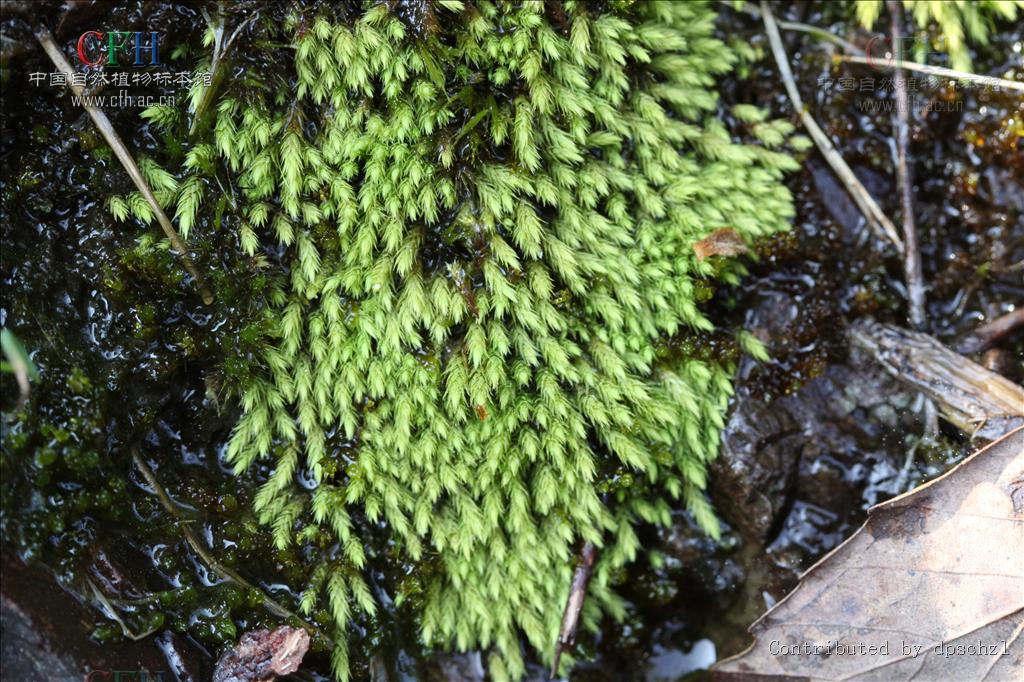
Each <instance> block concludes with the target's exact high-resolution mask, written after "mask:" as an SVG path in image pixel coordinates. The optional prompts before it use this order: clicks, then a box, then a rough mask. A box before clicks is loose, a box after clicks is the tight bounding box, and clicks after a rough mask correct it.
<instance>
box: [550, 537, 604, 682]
mask: <svg viewBox="0 0 1024 682" xmlns="http://www.w3.org/2000/svg"><path fill="white" fill-rule="evenodd" d="M596 561H597V548H596V547H594V543H592V542H586V543H584V544H583V548H582V549H581V550H580V558H579V563H578V564H577V565H576V570H575V571H574V572H573V574H572V585H571V586H570V588H569V598H568V599H567V600H566V603H565V612H564V613H563V614H562V627H561V628H559V629H558V644H557V645H556V646H555V658H554V660H553V661H552V662H551V677H550V678H549V679H552V680H553V679H555V676H556V675H557V674H558V663H559V661H561V660H562V652H563V651H565V648H566V647H568V646H572V644H573V642H575V641H576V628H577V627H578V626H579V624H580V612H581V611H583V600H584V599H585V598H586V596H587V583H588V582H590V574H591V573H592V572H593V570H594V563H595V562H596Z"/></svg>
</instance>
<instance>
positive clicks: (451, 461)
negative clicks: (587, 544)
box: [116, 0, 795, 679]
mask: <svg viewBox="0 0 1024 682" xmlns="http://www.w3.org/2000/svg"><path fill="white" fill-rule="evenodd" d="M714 20H715V11H714V9H713V7H712V6H710V5H709V4H708V3H703V2H685V3H683V2H629V1H624V0H620V1H612V2H603V3H590V2H586V3H584V2H574V1H572V0H566V1H565V2H562V3H560V2H552V3H542V2H515V3H506V2H489V1H487V0H473V1H472V2H470V1H466V2H463V1H462V0H438V1H436V2H430V1H429V0H419V1H415V0H399V1H398V2H382V3H375V2H368V3H365V4H364V6H363V7H362V8H361V9H358V10H356V9H353V7H352V6H351V5H343V6H339V7H327V6H318V5H314V6H312V7H304V8H303V7H299V6H297V7H295V8H294V9H293V10H292V11H291V13H290V14H289V15H288V18H287V20H286V21H283V22H281V23H280V24H278V25H276V26H271V25H268V24H267V23H266V22H265V23H264V25H262V26H261V27H260V29H259V30H260V31H265V32H275V31H276V32H277V36H276V39H277V40H278V41H281V40H283V41H285V42H287V43H289V44H290V45H291V47H292V48H293V49H294V52H293V55H292V56H293V63H292V64H290V65H288V68H287V69H286V71H287V73H285V74H283V75H282V74H259V73H249V74H246V75H244V76H243V77H242V78H239V79H236V80H234V81H230V82H226V83H225V84H224V85H223V87H222V89H221V91H220V92H219V93H218V95H217V96H216V101H215V103H214V104H213V105H212V106H211V110H212V112H211V116H212V118H213V121H212V122H211V126H210V127H209V128H208V130H207V132H206V133H205V134H201V135H200V136H199V138H198V139H196V140H195V142H194V143H193V144H192V145H191V147H190V148H189V149H188V152H187V154H186V164H185V165H186V177H184V178H183V179H182V180H180V182H179V181H177V180H176V179H174V178H169V177H163V176H160V175H159V173H156V170H154V169H153V168H152V167H148V168H149V171H148V172H150V173H156V174H157V175H158V176H159V177H158V180H160V183H161V186H162V187H163V188H164V189H165V190H166V192H167V193H166V195H165V198H166V199H167V200H168V201H174V200H176V201H177V219H178V221H179V222H183V223H186V224H187V225H188V226H189V227H191V228H192V230H193V231H195V230H201V229H204V228H203V225H202V221H201V220H199V218H198V217H197V216H198V215H199V211H200V209H201V207H203V206H208V205H211V204H212V203H213V202H212V196H213V193H214V192H215V191H220V187H219V186H218V182H222V178H224V177H228V178H229V180H228V182H229V184H230V186H229V187H226V188H225V189H224V191H225V192H226V193H228V194H230V195H232V199H231V201H232V202H234V201H237V207H236V209H235V211H236V215H235V218H234V219H233V220H229V219H228V218H227V217H225V219H224V221H223V225H225V226H228V225H236V226H237V227H236V229H237V234H238V243H239V246H240V248H241V249H242V250H243V251H245V252H246V253H249V254H251V255H253V256H254V257H255V258H258V259H261V262H263V264H264V265H265V266H266V269H267V270H274V269H275V268H277V269H278V270H280V272H282V273H286V275H284V276H281V277H278V278H276V279H275V278H273V277H270V278H268V282H269V284H268V287H269V289H268V300H269V301H271V308H272V310H271V312H268V314H267V320H266V323H265V326H266V328H267V329H269V330H270V331H268V332H267V333H266V335H265V337H264V338H263V341H262V345H261V351H260V353H259V356H258V357H257V358H256V359H255V360H254V362H255V363H256V364H257V366H256V367H254V368H253V369H252V370H251V372H249V373H248V375H247V376H244V377H243V378H240V379H239V380H238V381H237V383H238V386H237V387H236V389H237V392H238V396H239V402H240V404H241V408H242V416H241V417H240V419H239V421H238V423H237V425H236V427H235V429H234V432H233V435H232V437H231V441H230V444H229V446H228V449H227V458H228V460H229V461H230V462H231V463H232V464H233V466H234V467H235V470H236V471H243V470H246V469H247V468H249V467H253V466H255V465H257V463H260V462H262V463H264V464H268V465H269V466H270V467H271V469H272V474H271V475H270V476H269V478H268V481H267V483H266V484H265V485H264V487H263V488H262V489H261V490H260V492H259V495H258V496H257V499H256V503H255V504H256V511H257V512H258V513H259V515H260V517H261V519H262V521H263V522H265V523H267V524H269V525H271V526H272V528H273V530H274V536H275V539H276V542H277V543H278V544H279V545H287V544H289V543H292V542H295V541H297V540H298V541H302V542H309V541H312V542H310V545H309V546H310V547H311V548H315V549H313V550H311V551H310V552H309V553H307V560H308V562H309V567H310V576H309V581H308V584H307V585H305V586H304V587H305V592H304V594H303V597H302V600H301V606H302V608H303V609H305V610H306V611H311V610H313V609H315V608H317V607H318V605H319V604H321V603H323V604H327V606H328V608H329V610H330V612H331V614H332V616H333V619H334V621H335V622H336V624H337V637H336V639H337V641H338V642H339V644H338V646H337V647H336V649H335V651H334V666H335V671H336V673H337V675H338V676H339V678H341V679H344V678H346V677H347V675H348V673H347V671H348V652H347V648H346V645H345V632H346V629H347V628H348V627H349V623H350V621H351V620H352V619H353V618H354V617H355V614H356V613H357V612H360V611H361V612H363V613H365V614H373V613H374V611H375V610H376V609H377V608H378V603H379V601H380V599H381V598H382V596H381V593H380V592H379V591H378V592H376V593H375V592H374V591H372V590H371V588H370V582H371V581H370V579H369V577H368V576H369V575H370V573H371V569H372V566H371V565H370V563H369V562H368V560H367V555H366V551H364V543H363V540H362V537H363V536H362V533H363V532H364V531H365V529H367V528H370V527H373V528H375V529H376V531H377V532H380V531H382V530H383V532H385V533H386V534H387V535H388V537H389V538H390V542H391V544H392V547H393V549H394V550H395V551H396V552H398V553H399V554H400V556H401V557H403V560H405V561H406V562H408V565H409V567H410V575H409V577H408V580H405V581H403V582H402V584H401V585H394V584H388V585H380V581H379V580H378V579H374V581H373V582H374V584H375V585H376V586H378V587H381V588H382V589H384V591H385V592H389V593H390V597H391V598H394V599H395V600H396V601H401V600H403V599H408V600H410V602H411V603H413V604H414V606H415V608H416V612H417V613H418V614H419V622H420V624H421V636H422V639H423V642H424V643H425V644H428V645H438V646H443V647H455V648H459V649H467V648H470V647H482V648H485V649H488V650H489V651H490V652H491V655H490V658H489V666H490V672H491V674H492V675H493V676H494V677H495V678H496V679H506V678H517V677H519V676H521V675H522V673H523V671H524V659H523V651H522V648H521V635H524V636H525V639H526V641H528V642H529V644H530V645H532V647H534V648H535V649H536V650H537V651H539V652H540V653H541V655H542V656H547V655H549V653H550V651H551V649H552V646H553V642H554V639H555V636H556V634H557V631H558V624H559V620H560V618H561V611H562V604H563V603H564V599H565V595H566V591H567V589H568V584H569V575H570V573H571V571H572V558H573V555H574V548H575V547H576V546H577V545H578V543H579V542H581V541H584V540H589V541H591V542H594V543H595V544H597V545H599V546H601V547H602V552H601V560H600V563H599V565H598V567H597V569H596V571H595V574H594V578H593V580H592V581H591V586H590V597H589V598H588V601H587V605H586V609H585V612H584V622H585V623H590V624H593V623H594V622H595V620H596V618H597V617H598V615H599V614H600V613H601V612H602V611H604V612H611V613H613V614H614V613H618V612H621V604H620V603H619V602H618V601H617V599H616V596H615V594H614V591H613V585H612V582H613V573H614V572H615V571H616V570H617V569H618V568H620V567H621V566H622V565H623V564H624V563H625V562H627V561H629V560H631V559H632V558H633V557H634V556H635V554H636V552H637V550H638V540H637V537H636V535H635V533H634V529H633V526H634V524H635V523H636V522H638V521H641V520H642V521H647V522H659V521H664V520H666V519H667V517H668V510H669V502H668V501H669V500H671V499H672V498H681V499H682V500H683V501H684V502H685V504H686V506H687V507H688V508H689V509H690V510H691V511H692V513H693V514H694V515H695V517H696V519H697V520H698V521H699V522H700V523H701V525H702V526H703V527H704V528H705V529H707V530H709V531H710V532H715V529H716V522H715V518H714V515H713V513H712V512H711V510H710V507H709V505H708V503H707V501H706V499H705V497H704V494H703V489H704V486H705V475H706V474H705V465H706V463H707V461H708V460H709V459H710V458H712V457H714V455H715V453H716V451H717V447H718V433H719V430H720V429H721V427H722V423H723V412H724V408H725V404H726V400H727V398H728V395H729V392H730V390H731V371H732V361H731V360H730V359H728V358H714V357H704V356H701V357H698V356H697V354H694V353H689V352H686V350H685V349H686V348H691V349H692V348H693V346H694V345H698V346H699V341H694V340H693V339H691V337H693V335H695V334H698V333H707V332H711V331H713V325H712V323H711V321H710V320H708V319H707V317H705V315H704V314H703V313H702V312H701V310H699V309H698V305H697V302H698V300H699V296H700V295H701V292H702V290H705V289H706V286H707V282H708V281H709V280H712V279H718V280H723V281H735V280H736V278H737V277H738V275H739V274H740V273H741V272H742V267H741V266H740V265H739V264H738V263H735V262H732V261H728V260H726V259H721V258H714V259H708V260H705V261H703V262H698V261H697V259H696V258H695V257H694V254H693V244H694V242H696V241H698V240H700V239H702V238H703V237H705V236H707V235H708V234H710V233H711V232H713V231H714V230H715V229H719V228H722V227H726V226H728V227H731V228H732V229H734V230H735V231H736V232H737V233H738V234H739V235H740V236H741V237H742V238H743V239H744V240H746V241H748V242H749V241H751V240H754V239H756V238H759V237H762V236H765V235H769V234H771V233H773V232H776V231H778V230H782V229H785V227H786V225H787V218H788V217H789V216H790V215H791V213H792V207H791V202H790V197H789V194H788V192H787V191H786V189H785V187H784V186H783V185H782V183H781V182H780V177H781V174H782V172H783V171H785V170H790V169H792V168H794V167H795V163H794V162H793V161H792V160H791V159H790V158H789V157H788V156H787V155H786V154H784V153H782V152H781V151H778V150H773V149H772V147H778V146H779V145H780V144H781V143H782V142H783V141H784V137H785V136H786V135H788V134H789V133H790V132H792V126H789V125H788V124H786V123H784V122H781V123H780V122H774V123H771V122H764V121H763V114H761V113H759V112H757V111H755V110H752V108H751V107H745V108H743V107H741V108H738V110H737V111H736V112H735V114H736V116H737V118H739V119H741V120H746V121H747V122H749V123H750V130H751V134H752V136H753V137H754V138H756V139H757V140H759V141H760V144H740V143H737V142H735V141H734V140H733V139H732V138H731V136H730V132H729V131H728V130H727V128H726V127H725V125H724V124H723V123H722V122H721V121H720V120H719V119H720V117H719V112H718V100H717V96H716V92H715V84H716V78H717V77H719V76H722V75H723V74H725V73H727V72H728V71H729V69H730V67H731V65H732V64H733V63H734V62H735V61H736V58H737V56H736V53H735V52H734V50H733V49H732V48H729V47H727V46H726V45H725V44H724V43H723V42H721V41H720V40H718V39H716V38H715V37H714V36H713V31H714V26H713V23H714ZM255 44H256V45H257V46H259V45H261V44H267V43H266V42H264V43H259V42H256V43H255ZM266 49H270V48H266ZM290 54H291V53H290ZM261 77H263V78H264V80H263V81H262V82H261V80H260V79H261ZM194 99H197V97H194ZM146 115H147V116H148V117H149V118H150V119H151V120H153V122H154V123H157V124H162V125H165V126H175V125H177V126H179V127H182V126H183V123H182V121H183V119H184V118H185V112H181V111H174V110H169V109H167V108H166V107H163V108H161V107H157V108H154V109H151V110H149V111H148V112H147V114H146ZM200 131H201V133H202V128H200ZM225 169H226V170H225ZM218 178H220V179H218ZM222 186H223V185H221V187H222ZM116 210H118V211H119V212H120V213H122V214H123V217H124V216H126V215H127V213H128V212H129V211H130V210H131V202H126V203H124V204H122V203H117V205H116ZM218 223H220V221H218ZM185 227H186V225H184V224H183V225H182V232H183V233H184V232H185V231H186V230H185ZM207 229H210V228H207ZM221 229H228V228H227V227H222V228H221ZM271 262H276V263H277V264H276V265H273V266H272V265H271ZM680 339H682V340H684V343H675V341H678V340H680ZM687 339H690V340H689V341H686V340H687ZM748 345H749V344H748ZM680 348H682V349H684V350H683V351H680Z"/></svg>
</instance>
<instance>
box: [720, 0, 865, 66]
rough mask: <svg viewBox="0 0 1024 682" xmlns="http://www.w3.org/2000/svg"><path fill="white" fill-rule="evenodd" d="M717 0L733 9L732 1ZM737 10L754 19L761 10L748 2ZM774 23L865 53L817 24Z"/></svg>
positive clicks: (847, 49) (759, 14)
mask: <svg viewBox="0 0 1024 682" xmlns="http://www.w3.org/2000/svg"><path fill="white" fill-rule="evenodd" d="M718 1H719V2H720V3H721V4H723V5H728V6H729V7H732V8H734V9H735V5H734V3H731V2H727V0H718ZM738 11H742V12H746V13H747V14H749V15H750V16H752V17H754V18H755V19H760V18H761V10H759V9H758V8H757V7H754V6H753V5H751V4H749V3H745V4H744V5H743V6H742V7H740V8H739V10H738ZM775 23H776V24H777V25H778V27H779V28H781V29H782V30H784V31H799V32H800V33H808V34H810V35H812V36H814V37H815V38H818V39H819V40H824V41H827V42H830V43H832V44H834V45H838V46H839V47H841V48H843V49H844V50H846V51H847V52H850V53H852V54H859V55H865V54H866V53H865V52H864V50H862V49H860V48H859V47H857V46H856V45H854V44H853V43H851V42H850V41H849V40H846V39H845V38H840V37H839V36H837V35H835V34H834V33H830V32H829V31H827V30H826V29H823V28H820V27H818V26H812V25H811V24H803V23H800V22H799V21H783V20H781V19H779V20H777V21H776V22H775Z"/></svg>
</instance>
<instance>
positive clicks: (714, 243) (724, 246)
mask: <svg viewBox="0 0 1024 682" xmlns="http://www.w3.org/2000/svg"><path fill="white" fill-rule="evenodd" d="M748 250H749V249H747V245H746V244H745V243H744V242H743V237H741V236H740V235H739V232H737V231H736V230H734V229H732V228H731V227H721V228H719V229H717V230H715V231H714V232H712V233H711V234H709V235H708V236H707V237H704V239H701V240H700V241H699V242H695V243H694V245H693V252H694V253H695V254H697V260H699V261H700V260H704V259H705V258H707V257H708V256H738V255H740V254H742V253H746V252H747V251H748Z"/></svg>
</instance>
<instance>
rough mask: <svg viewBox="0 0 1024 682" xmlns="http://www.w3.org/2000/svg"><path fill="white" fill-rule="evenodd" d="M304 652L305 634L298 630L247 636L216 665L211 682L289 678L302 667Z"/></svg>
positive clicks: (305, 648) (257, 631) (284, 627)
mask: <svg viewBox="0 0 1024 682" xmlns="http://www.w3.org/2000/svg"><path fill="white" fill-rule="evenodd" d="M307 649H309V633H308V632H306V631H305V630H303V629H301V628H293V627H288V626H287V625H282V626H281V627H279V628H277V629H276V630H273V631H271V630H255V631H253V632H247V633H245V634H244V635H242V638H241V639H239V640H238V644H236V645H235V647H234V648H233V649H231V650H229V651H227V652H225V653H224V655H223V656H221V657H220V660H219V661H217V668H216V669H215V670H214V671H213V682H269V681H270V680H273V679H275V678H277V677H280V676H282V675H290V674H291V673H293V672H295V671H296V670H298V669H299V666H300V665H302V657H303V656H305V655H306V650H307Z"/></svg>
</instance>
